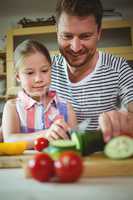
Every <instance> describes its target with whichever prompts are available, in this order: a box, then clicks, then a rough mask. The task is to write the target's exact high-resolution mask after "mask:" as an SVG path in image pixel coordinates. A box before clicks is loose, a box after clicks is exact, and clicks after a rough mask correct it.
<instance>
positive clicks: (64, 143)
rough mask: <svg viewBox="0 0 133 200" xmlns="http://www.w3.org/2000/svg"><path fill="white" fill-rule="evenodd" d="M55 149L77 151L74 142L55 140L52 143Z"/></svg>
mask: <svg viewBox="0 0 133 200" xmlns="http://www.w3.org/2000/svg"><path fill="white" fill-rule="evenodd" d="M50 145H51V146H53V147H58V148H60V149H63V150H64V149H76V145H75V143H74V142H73V141H72V140H62V139H59V140H53V141H51V142H50Z"/></svg>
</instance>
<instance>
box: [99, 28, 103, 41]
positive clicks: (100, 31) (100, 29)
mask: <svg viewBox="0 0 133 200" xmlns="http://www.w3.org/2000/svg"><path fill="white" fill-rule="evenodd" d="M101 33H102V28H101V27H100V28H99V29H98V41H99V40H100V39H101Z"/></svg>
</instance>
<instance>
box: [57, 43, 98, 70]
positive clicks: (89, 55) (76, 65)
mask: <svg viewBox="0 0 133 200" xmlns="http://www.w3.org/2000/svg"><path fill="white" fill-rule="evenodd" d="M59 50H60V53H61V54H62V55H63V57H64V58H65V59H66V61H67V63H68V64H69V66H70V67H74V68H80V67H82V66H85V65H87V64H89V62H90V61H91V59H92V57H93V56H94V54H95V52H96V49H95V50H94V49H93V51H89V50H85V51H84V52H81V56H82V55H84V54H86V55H87V56H86V57H85V59H84V60H83V61H82V62H78V63H74V61H72V59H71V58H69V57H71V56H72V53H70V51H69V52H68V51H64V50H63V49H62V48H61V47H59ZM79 56H80V54H79Z"/></svg>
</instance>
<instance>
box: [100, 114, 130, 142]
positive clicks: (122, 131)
mask: <svg viewBox="0 0 133 200" xmlns="http://www.w3.org/2000/svg"><path fill="white" fill-rule="evenodd" d="M99 125H100V129H101V130H102V132H103V137H104V141H105V142H108V141H109V140H110V139H111V138H112V137H114V136H118V135H129V136H131V137H133V113H130V112H123V111H115V110H113V111H109V112H105V113H102V114H101V115H100V117H99Z"/></svg>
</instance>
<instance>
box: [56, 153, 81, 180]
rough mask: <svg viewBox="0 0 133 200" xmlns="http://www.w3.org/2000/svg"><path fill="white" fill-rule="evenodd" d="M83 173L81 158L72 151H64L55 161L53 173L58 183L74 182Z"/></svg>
mask: <svg viewBox="0 0 133 200" xmlns="http://www.w3.org/2000/svg"><path fill="white" fill-rule="evenodd" d="M82 171H83V163H82V159H81V157H80V156H79V155H78V154H77V153H76V152H73V151H65V152H63V153H62V154H61V155H60V158H59V160H56V161H55V173H56V176H57V178H58V180H59V181H60V182H74V181H77V180H78V179H79V177H80V176H81V173H82Z"/></svg>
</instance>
